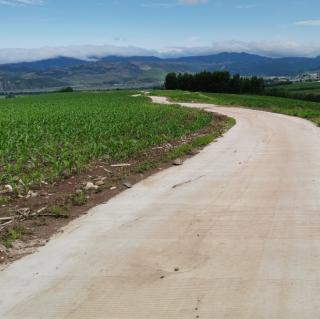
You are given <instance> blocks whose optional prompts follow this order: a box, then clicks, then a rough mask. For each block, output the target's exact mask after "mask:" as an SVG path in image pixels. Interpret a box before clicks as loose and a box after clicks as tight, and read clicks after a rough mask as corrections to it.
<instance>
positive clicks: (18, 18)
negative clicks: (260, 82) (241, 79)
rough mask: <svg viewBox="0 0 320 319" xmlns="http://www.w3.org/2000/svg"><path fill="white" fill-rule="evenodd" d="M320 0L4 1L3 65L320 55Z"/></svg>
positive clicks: (0, 27)
mask: <svg viewBox="0 0 320 319" xmlns="http://www.w3.org/2000/svg"><path fill="white" fill-rule="evenodd" d="M319 34H320V1H319V0H0V62H2V63H7V62H15V61H20V60H25V61H29V60H35V59H40V58H48V57H52V56H57V55H68V56H74V57H79V58H88V57H89V56H92V55H96V56H104V55H110V54H111V55H112V54H116V55H151V54H152V55H157V56H185V55H198V54H211V53H217V52H222V51H234V52H242V51H245V52H249V53H256V54H261V55H266V56H274V57H278V56H317V55H320V39H319Z"/></svg>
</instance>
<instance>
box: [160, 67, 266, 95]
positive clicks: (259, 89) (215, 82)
mask: <svg viewBox="0 0 320 319" xmlns="http://www.w3.org/2000/svg"><path fill="white" fill-rule="evenodd" d="M164 86H165V88H166V89H167V90H183V91H202V92H212V93H251V94H261V93H263V92H264V87H265V82H264V79H263V78H258V77H256V76H254V77H241V76H240V75H239V74H235V75H231V74H230V73H229V72H224V71H223V72H221V71H215V72H207V71H204V72H200V73H195V74H191V73H179V74H176V73H174V72H172V73H168V74H167V76H166V79H165V84H164Z"/></svg>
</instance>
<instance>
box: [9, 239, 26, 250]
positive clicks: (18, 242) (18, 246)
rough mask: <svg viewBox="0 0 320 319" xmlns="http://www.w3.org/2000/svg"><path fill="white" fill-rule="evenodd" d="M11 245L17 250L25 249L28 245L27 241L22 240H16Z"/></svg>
mask: <svg viewBox="0 0 320 319" xmlns="http://www.w3.org/2000/svg"><path fill="white" fill-rule="evenodd" d="M11 245H12V249H15V250H20V249H23V248H25V246H26V245H25V243H24V242H23V241H21V240H16V241H14V242H13V243H12V244H11Z"/></svg>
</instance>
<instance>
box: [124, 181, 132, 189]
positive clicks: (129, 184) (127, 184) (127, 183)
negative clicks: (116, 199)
mask: <svg viewBox="0 0 320 319" xmlns="http://www.w3.org/2000/svg"><path fill="white" fill-rule="evenodd" d="M123 185H124V186H125V187H127V188H132V187H133V186H132V184H131V183H129V182H126V183H123Z"/></svg>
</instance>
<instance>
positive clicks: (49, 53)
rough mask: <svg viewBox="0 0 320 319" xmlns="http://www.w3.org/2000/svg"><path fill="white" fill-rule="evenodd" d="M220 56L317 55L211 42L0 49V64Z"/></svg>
mask: <svg viewBox="0 0 320 319" xmlns="http://www.w3.org/2000/svg"><path fill="white" fill-rule="evenodd" d="M220 52H247V53H252V54H259V55H264V56H269V57H285V56H307V57H314V56H319V55H320V43H299V42H293V41H285V40H283V41H251V42H245V41H225V42H214V43H212V44H211V45H209V46H188V47H170V48H164V49H162V50H152V49H144V48H139V47H134V46H113V45H101V46H97V45H81V46H80V45H79V46H65V47H42V48H35V49H19V48H16V49H14V48H12V49H0V64H1V63H2V64H3V63H14V62H22V61H25V62H28V61H36V60H43V59H49V58H54V57H58V56H66V57H73V58H78V59H84V60H90V59H94V57H97V58H99V57H103V56H109V55H117V56H133V55H136V56H142V55H144V56H151V55H152V56H158V57H179V56H189V55H190V56H192V55H209V54H216V53H220Z"/></svg>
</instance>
